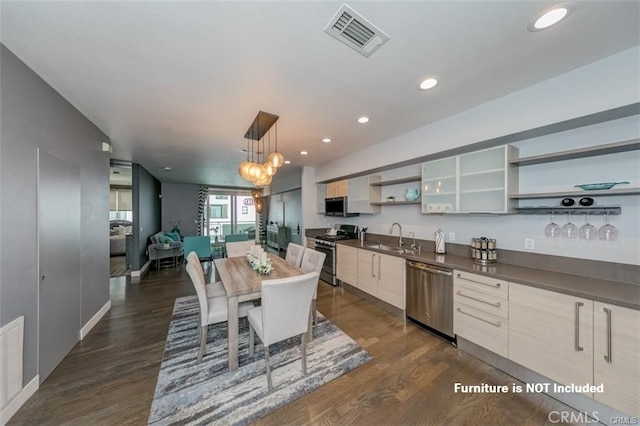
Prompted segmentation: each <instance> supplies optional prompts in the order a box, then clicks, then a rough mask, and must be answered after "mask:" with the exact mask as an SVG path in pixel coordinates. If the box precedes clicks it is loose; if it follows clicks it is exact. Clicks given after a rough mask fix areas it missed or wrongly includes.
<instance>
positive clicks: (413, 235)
mask: <svg viewBox="0 0 640 426" xmlns="http://www.w3.org/2000/svg"><path fill="white" fill-rule="evenodd" d="M409 235H410V236H411V238H413V244H411V250H415V249H417V248H418V246H417V245H416V234H414V233H413V231H411V232H409Z"/></svg>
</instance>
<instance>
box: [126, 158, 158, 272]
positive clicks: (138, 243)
mask: <svg viewBox="0 0 640 426" xmlns="http://www.w3.org/2000/svg"><path fill="white" fill-rule="evenodd" d="M131 182H132V185H133V194H132V197H133V226H134V227H135V228H136V231H137V232H134V233H133V247H134V249H136V250H137V254H134V255H133V256H132V261H131V263H132V265H131V269H133V270H134V271H139V270H140V269H141V268H142V266H143V265H144V264H145V263H147V261H148V260H149V256H148V255H147V247H148V245H149V241H148V240H149V236H150V235H153V234H155V233H156V232H159V231H160V230H161V229H162V228H161V226H160V181H158V179H156V178H155V177H153V175H152V174H151V173H149V172H148V171H147V169H145V168H144V167H142V166H141V165H140V164H136V163H134V164H132V165H131Z"/></svg>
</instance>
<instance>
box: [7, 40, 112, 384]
mask: <svg viewBox="0 0 640 426" xmlns="http://www.w3.org/2000/svg"><path fill="white" fill-rule="evenodd" d="M0 49H1V51H0V55H1V56H0V63H1V68H0V104H1V105H2V109H1V111H0V122H1V126H0V164H1V167H0V188H1V191H0V205H1V207H2V208H1V209H0V326H2V325H5V324H7V323H9V322H11V321H12V320H14V319H15V318H17V317H19V316H24V317H25V334H24V370H23V381H24V384H26V383H28V382H29V381H31V380H32V379H33V378H34V377H35V376H36V374H38V358H37V355H38V354H37V350H38V348H37V343H38V335H37V333H38V263H37V253H38V245H37V216H36V212H37V210H36V202H37V193H36V190H37V176H36V172H37V164H36V152H37V149H38V148H41V149H43V150H45V151H47V152H49V153H51V154H53V155H56V156H58V157H61V158H64V159H66V160H67V161H70V162H73V163H75V164H77V165H78V166H79V167H80V169H81V172H80V173H81V192H82V195H81V197H82V198H81V209H82V211H81V230H82V231H81V232H82V235H81V248H82V254H81V270H80V271H69V272H70V274H71V273H77V274H79V275H80V277H81V306H79V307H78V309H79V312H80V317H81V324H82V325H85V324H86V323H87V321H88V320H89V319H90V318H91V317H92V316H93V315H95V314H96V312H97V311H98V310H99V309H100V308H101V307H102V306H104V305H105V304H106V303H107V302H108V301H109V237H108V235H109V233H108V229H109V223H108V219H109V157H108V156H107V155H106V154H105V153H103V152H102V151H101V148H102V145H101V143H102V142H103V141H108V138H107V137H106V135H105V134H104V133H102V132H101V131H100V130H99V129H98V128H97V127H96V126H94V125H93V124H92V123H91V122H90V121H89V120H87V118H86V117H84V116H83V115H82V114H81V113H80V112H79V111H78V110H76V109H75V108H74V107H73V106H72V105H71V104H70V103H69V102H67V101H66V100H65V99H64V98H62V97H61V96H60V95H59V94H58V93H57V92H56V91H55V90H54V89H53V88H52V87H50V86H49V85H48V84H47V83H45V82H44V81H43V80H42V79H41V78H40V77H38V76H37V75H36V74H35V73H34V72H33V71H31V70H30V69H29V68H28V67H27V66H26V65H25V64H24V63H22V62H21V61H20V60H19V59H18V58H17V57H16V56H14V55H13V54H12V53H11V52H10V51H9V50H8V49H7V48H6V47H5V46H4V45H1V46H0ZM61 201H63V200H61Z"/></svg>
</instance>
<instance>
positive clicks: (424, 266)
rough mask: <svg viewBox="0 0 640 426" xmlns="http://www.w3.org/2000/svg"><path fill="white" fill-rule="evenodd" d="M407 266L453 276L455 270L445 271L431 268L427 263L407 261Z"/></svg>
mask: <svg viewBox="0 0 640 426" xmlns="http://www.w3.org/2000/svg"><path fill="white" fill-rule="evenodd" d="M407 266H409V267H411V268H414V269H419V270H421V271H425V272H429V273H430V274H438V275H446V276H447V277H451V276H453V271H443V270H441V269H434V268H430V267H429V265H428V264H426V263H416V262H407Z"/></svg>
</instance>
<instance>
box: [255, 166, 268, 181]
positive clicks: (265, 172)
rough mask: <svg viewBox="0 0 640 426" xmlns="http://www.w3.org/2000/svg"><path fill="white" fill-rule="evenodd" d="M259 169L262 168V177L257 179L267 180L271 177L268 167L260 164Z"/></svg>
mask: <svg viewBox="0 0 640 426" xmlns="http://www.w3.org/2000/svg"><path fill="white" fill-rule="evenodd" d="M258 167H260V175H259V176H258V177H257V180H265V179H266V177H267V176H269V174H268V173H267V169H266V167H265V166H264V164H258Z"/></svg>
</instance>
